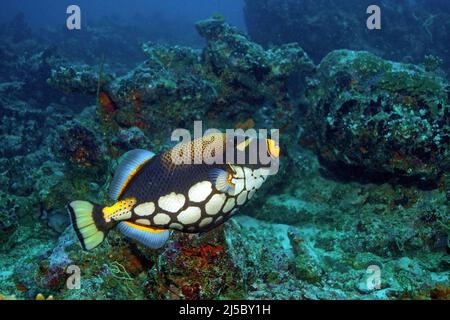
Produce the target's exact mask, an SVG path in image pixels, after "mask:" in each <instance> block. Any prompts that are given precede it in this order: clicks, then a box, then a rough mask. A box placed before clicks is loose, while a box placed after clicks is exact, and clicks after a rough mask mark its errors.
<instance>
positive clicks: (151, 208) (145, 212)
mask: <svg viewBox="0 0 450 320" xmlns="http://www.w3.org/2000/svg"><path fill="white" fill-rule="evenodd" d="M153 212H155V204H154V203H153V202H145V203H142V204H140V205H138V206H137V207H136V208H134V213H136V214H137V215H138V216H140V217H146V216H149V215H151V214H153Z"/></svg>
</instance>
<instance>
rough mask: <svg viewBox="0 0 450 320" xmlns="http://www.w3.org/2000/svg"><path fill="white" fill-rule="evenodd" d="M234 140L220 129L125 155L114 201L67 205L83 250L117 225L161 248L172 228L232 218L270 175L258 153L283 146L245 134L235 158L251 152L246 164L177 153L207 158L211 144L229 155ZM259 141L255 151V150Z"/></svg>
mask: <svg viewBox="0 0 450 320" xmlns="http://www.w3.org/2000/svg"><path fill="white" fill-rule="evenodd" d="M230 139H234V140H236V137H232V138H230V137H229V136H227V135H226V134H219V133H218V134H211V135H208V136H205V137H203V138H200V139H197V140H194V141H192V142H190V143H184V144H179V145H177V146H175V147H174V148H173V149H172V150H169V151H166V152H163V153H159V154H157V155H155V154H153V153H152V152H150V151H146V150H133V151H129V152H128V153H126V154H125V155H124V157H123V160H122V161H121V163H120V164H119V165H118V167H117V169H116V172H115V174H114V177H113V179H112V182H111V185H110V193H109V196H110V198H111V199H112V200H114V201H115V203H114V204H112V205H110V206H102V205H98V204H94V203H91V202H88V201H73V202H71V203H70V204H69V205H68V211H69V213H70V216H71V220H72V224H73V227H74V229H75V231H76V234H77V236H78V238H79V239H80V242H81V246H82V247H83V249H85V250H92V249H94V248H96V247H97V246H98V245H100V244H101V243H102V242H103V240H104V239H105V237H106V236H107V234H108V232H109V231H110V230H111V229H112V228H114V227H117V228H118V229H119V230H120V231H121V232H122V233H123V234H125V235H126V236H127V237H129V238H131V239H134V240H136V241H138V242H140V243H141V244H143V245H145V246H147V247H150V248H154V249H157V248H160V247H162V246H163V245H164V243H165V242H166V241H167V239H168V238H169V234H170V230H177V231H181V232H187V233H200V232H206V231H209V230H211V229H213V228H215V227H217V226H219V225H221V224H222V223H224V222H225V221H227V220H228V219H229V218H230V217H232V216H233V215H234V214H235V213H236V212H237V210H238V209H239V208H240V207H242V206H243V205H244V204H245V203H246V202H247V201H248V200H249V199H251V198H252V196H253V195H254V193H255V191H256V190H258V189H259V188H260V187H261V185H262V184H263V183H264V181H266V179H267V177H268V176H269V175H270V174H271V173H270V172H269V171H270V169H269V167H268V165H267V164H265V165H263V164H262V163H261V161H259V157H260V156H259V155H261V154H264V153H265V154H266V155H267V156H268V157H269V158H270V159H273V160H275V161H278V158H279V153H280V149H279V146H278V145H276V143H275V142H274V140H271V139H259V138H249V137H245V140H244V141H243V142H240V143H239V144H237V145H236V146H233V151H234V158H233V159H235V160H236V159H237V158H238V156H239V155H242V154H243V155H246V157H245V159H246V161H247V162H244V163H243V164H242V163H240V162H239V161H226V160H224V161H223V162H221V163H214V162H213V163H209V162H208V163H207V162H206V161H201V163H199V164H197V163H195V161H194V163H184V162H183V163H177V162H174V161H173V155H174V154H178V155H183V154H184V155H188V158H190V159H192V160H193V159H194V158H195V157H196V156H198V155H202V156H203V155H204V151H205V150H206V149H208V148H209V150H222V152H223V154H225V150H226V149H227V148H228V147H225V145H226V143H227V140H230ZM254 144H256V145H257V148H256V149H255V148H252V147H254ZM211 147H217V148H216V149H214V148H211ZM250 150H258V159H257V160H258V161H256V163H255V161H251V162H250V161H249V160H248V159H250V158H249V157H248V155H249V152H250ZM211 154H212V155H214V156H217V154H214V152H212V153H211ZM225 158H226V157H225V156H224V157H223V159H225ZM231 162H233V163H236V164H233V163H231ZM241 162H242V161H241Z"/></svg>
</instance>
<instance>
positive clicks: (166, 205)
mask: <svg viewBox="0 0 450 320" xmlns="http://www.w3.org/2000/svg"><path fill="white" fill-rule="evenodd" d="M185 202H186V198H185V197H184V196H183V195H182V194H176V193H175V192H172V193H170V194H168V195H166V196H163V197H161V198H159V200H158V206H159V207H160V208H161V209H163V210H165V211H168V212H172V213H175V212H177V211H178V210H180V209H181V208H182V207H183V206H184V203H185Z"/></svg>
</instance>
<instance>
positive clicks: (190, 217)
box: [178, 207, 201, 225]
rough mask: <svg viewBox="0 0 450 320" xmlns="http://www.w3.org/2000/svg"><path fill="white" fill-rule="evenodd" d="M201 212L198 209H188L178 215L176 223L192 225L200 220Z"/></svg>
mask: <svg viewBox="0 0 450 320" xmlns="http://www.w3.org/2000/svg"><path fill="white" fill-rule="evenodd" d="M200 217H201V210H200V208H198V207H189V208H187V209H186V210H184V211H182V212H180V213H179V214H178V221H180V222H181V223H182V224H184V225H186V224H192V223H196V222H197V221H198V220H200Z"/></svg>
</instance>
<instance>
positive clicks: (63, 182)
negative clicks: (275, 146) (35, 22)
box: [0, 0, 450, 300]
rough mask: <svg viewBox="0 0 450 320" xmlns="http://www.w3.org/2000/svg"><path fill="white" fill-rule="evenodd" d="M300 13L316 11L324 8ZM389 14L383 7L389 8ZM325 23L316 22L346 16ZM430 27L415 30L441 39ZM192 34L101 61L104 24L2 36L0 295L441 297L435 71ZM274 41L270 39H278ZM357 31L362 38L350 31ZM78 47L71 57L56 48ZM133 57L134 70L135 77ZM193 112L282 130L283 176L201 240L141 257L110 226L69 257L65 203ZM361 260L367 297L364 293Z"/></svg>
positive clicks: (439, 109) (230, 123)
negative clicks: (55, 40) (193, 39)
mask: <svg viewBox="0 0 450 320" xmlns="http://www.w3.org/2000/svg"><path fill="white" fill-rule="evenodd" d="M275 2H276V3H275ZM247 3H248V8H250V5H251V3H253V2H252V1H250V0H248V1H247ZM258 3H259V8H258V10H256V9H252V10H253V11H254V12H253V13H252V14H256V13H257V12H262V10H270V8H273V7H277V8H278V6H280V5H282V4H283V3H285V4H286V3H288V4H289V5H287V6H285V7H284V9H283V10H284V11H283V12H284V13H283V14H284V15H282V16H281V17H286V18H288V17H293V16H294V15H295V14H296V12H297V11H295V10H291V7H290V5H291V1H287V0H286V1H260V2H258ZM296 3H299V2H298V1H296ZM303 3H304V9H305V8H306V9H308V8H309V9H310V10H316V8H321V6H322V5H323V3H324V1H316V2H312V1H304V2H303ZM344 8H345V6H344ZM309 9H308V10H309ZM308 10H306V11H305V14H306V12H309V11H308ZM396 10H397V9H396V8H395V6H394V5H391V6H389V9H388V14H389V13H394V12H396ZM297 13H298V12H297ZM273 14H277V11H276V10H274V11H273ZM322 14H323V15H325V16H326V15H327V14H328V13H327V12H322ZM424 14H425V12H422V11H421V12H420V13H419V16H417V18H418V19H419V20H420V19H424V17H425V16H423V17H422V15H424ZM337 17H339V19H337V18H336V17H335V19H333V20H331V22H332V23H331V24H330V25H328V26H326V27H327V28H332V29H333V30H334V29H335V28H336V23H338V24H340V23H341V22H340V21H342V23H345V21H346V20H345V19H344V20H340V17H341V15H338V16H337ZM261 19H262V18H261ZM296 19H298V22H301V21H302V19H304V16H303V14H302V15H298V17H297V18H296ZM336 19H337V20H339V21H337V20H336ZM261 21H264V20H261ZM295 21H297V20H295ZM308 21H309V23H306V24H304V25H305V26H304V28H312V27H313V26H314V25H315V23H314V16H313V17H310V18H309V20H308ZM282 22H283V24H284V21H282ZM347 22H348V21H347ZM283 24H282V25H281V26H280V28H281V27H283ZM293 25H295V24H293ZM434 26H435V24H434V22H433V19H432V18H430V20H429V22H427V23H425V21H424V28H426V29H428V30H429V31H430V32H431V34H432V35H433V39H434V41H437V39H439V37H440V35H439V33H438V32H436V31H435V30H434ZM445 26H446V25H445V24H444V25H443V28H445ZM348 27H351V24H349V25H348ZM111 28H113V30H117V32H118V33H117V34H116V35H115V36H114V37H112V36H110V34H111V33H112V32H111ZM271 28H272V29H273V31H274V33H276V32H280V31H279V30H278V29H277V28H276V27H275V26H274V25H272V26H271ZM196 29H197V31H198V33H199V35H200V36H201V37H203V38H204V39H205V40H206V44H205V47H204V48H203V50H200V49H197V48H190V47H182V46H177V45H163V44H161V42H160V41H158V43H152V42H145V43H144V44H143V45H142V48H141V49H142V50H140V48H139V46H137V45H136V46H135V47H134V48H132V49H130V50H131V52H130V51H129V50H128V49H127V50H124V51H120V50H118V51H120V52H118V53H115V54H114V55H113V57H111V56H108V55H106V54H105V58H101V55H102V54H101V53H104V52H105V47H107V44H108V45H111V44H114V43H115V44H117V47H118V48H120V47H121V46H122V45H123V44H127V45H128V46H129V45H130V44H129V41H130V40H129V39H126V37H125V36H124V33H123V29H122V27H121V26H118V27H117V29H114V23H112V22H111V21H109V22H105V25H104V26H103V29H102V28H100V27H98V28H93V29H92V30H91V31H92V34H91V35H88V34H83V33H80V34H79V35H77V37H75V38H74V39H72V40H71V41H73V43H71V42H70V41H67V42H64V43H62V44H61V46H60V47H59V48H57V50H56V49H55V48H52V47H51V46H47V45H46V44H45V41H44V42H43V41H38V38H36V36H35V35H33V34H32V33H31V30H30V29H29V28H28V27H27V25H26V22H25V21H24V18H23V17H20V16H18V17H17V18H16V19H15V20H14V21H13V22H12V23H11V25H10V26H9V27H8V26H6V27H5V28H3V29H0V35H1V37H0V42H1V44H2V46H1V47H0V57H2V58H3V57H5V59H0V70H1V72H0V135H1V137H2V141H3V144H2V147H1V148H0V172H1V173H2V174H1V175H0V182H1V183H0V292H1V294H0V300H4V299H37V300H43V299H50V300H51V299H58V300H59V299H76V300H80V299H189V300H196V299H447V300H448V299H449V287H450V280H449V277H450V273H449V270H450V260H449V252H450V246H449V243H450V242H449V238H450V232H449V230H450V220H449V215H448V212H449V211H448V204H449V201H450V172H449V160H448V159H449V154H448V153H449V149H450V148H449V143H450V142H449V134H450V133H449V123H450V119H449V116H450V114H449V109H450V98H449V88H448V83H447V82H446V81H445V80H444V77H443V76H442V73H441V71H440V70H439V68H440V66H441V65H442V63H443V61H441V59H440V58H439V57H437V56H435V55H433V56H431V55H429V56H427V57H426V59H425V61H424V62H423V64H421V65H412V64H405V63H397V62H392V61H388V60H384V59H382V58H380V57H378V56H375V55H373V54H370V53H368V52H359V51H358V52H356V51H350V50H339V51H333V52H331V53H329V54H328V52H329V49H330V48H331V47H332V46H335V45H342V46H344V44H342V43H341V42H340V39H341V38H340V37H339V34H337V35H336V37H335V38H336V39H333V42H332V43H331V44H325V43H324V42H323V41H315V40H314V45H315V46H318V45H319V44H323V45H324V47H323V48H321V50H315V48H317V47H314V46H312V40H311V39H312V38H313V37H317V36H318V34H319V33H318V32H311V31H306V32H304V33H303V35H302V36H303V37H305V38H304V39H306V40H305V41H302V42H300V45H299V44H296V43H293V44H284V45H281V46H278V47H271V48H269V49H265V48H263V47H262V46H261V45H258V44H256V43H254V42H252V41H251V39H250V38H249V37H248V36H247V35H245V34H243V33H242V32H240V31H238V30H237V29H236V28H234V27H232V26H230V25H229V24H227V23H226V22H225V21H224V19H223V17H221V16H220V15H215V16H214V17H212V18H211V19H207V20H204V21H200V22H199V23H198V24H197V25H196ZM249 29H250V32H251V33H252V34H253V37H254V38H255V33H254V30H253V29H252V28H249ZM120 30H122V33H120ZM252 30H253V31H252ZM260 30H264V29H260ZM299 30H300V29H299ZM301 30H303V29H301ZM442 30H444V29H442ZM297 31H298V30H297ZM260 32H261V37H263V36H264V37H266V39H268V38H270V37H272V36H273V34H274V33H271V32H270V33H269V32H266V33H265V34H264V31H260ZM282 32H283V33H282V34H281V35H283V37H282V38H280V39H279V40H280V43H284V42H285V40H286V39H287V38H285V37H288V36H289V35H287V32H286V31H282ZM53 33H54V31H47V33H44V34H43V37H44V38H47V39H50V38H52V37H54V36H56V35H55V34H53ZM168 33H170V31H168ZM332 34H333V33H331V32H328V33H327V32H325V33H324V34H323V35H325V36H327V35H330V36H331V35H332ZM424 34H427V32H426V31H425V33H424ZM424 34H420V33H419V34H417V36H418V37H419V36H420V35H422V36H423V35H424ZM96 36H97V38H96ZM110 37H112V38H113V39H110ZM356 38H357V39H355V42H354V43H353V44H355V45H359V44H358V42H357V41H356V40H360V41H362V40H363V37H362V36H358V37H356ZM149 39H151V38H149ZM308 39H310V40H308ZM84 40H85V41H86V43H85V45H83V46H81V49H80V48H78V50H83V53H80V52H79V51H74V52H75V53H72V55H70V54H68V53H67V52H68V51H70V50H69V49H70V48H74V46H76V45H77V44H79V43H80V42H83V41H84ZM147 40H148V39H147ZM292 40H295V39H292ZM300 40H301V39H300ZM330 41H331V40H330ZM168 42H171V41H168ZM261 42H264V41H262V40H261ZM303 45H305V48H306V47H308V48H309V49H310V50H309V51H308V50H306V51H307V52H311V53H312V54H314V58H317V57H318V56H320V55H322V54H323V55H325V54H328V55H327V56H326V57H325V58H324V59H323V60H322V62H321V63H320V64H319V65H318V66H316V65H314V63H313V62H312V60H311V59H310V58H309V57H308V55H307V54H306V53H305V51H304V50H303V49H302V46H303ZM328 45H329V46H330V47H328ZM386 45H388V44H386ZM347 47H348V48H350V49H351V48H353V47H352V45H350V44H348V46H347ZM380 48H382V50H389V48H385V47H380ZM396 48H400V46H398V47H396ZM319 49H320V48H319ZM138 51H139V52H141V51H142V52H143V54H144V56H143V57H142V59H145V61H144V62H141V63H139V64H138V65H137V66H132V65H130V61H134V59H137V56H139V55H140V54H141V53H139V54H138V53H137V52H138ZM372 51H374V52H378V51H376V50H372ZM385 52H387V51H385ZM417 52H419V51H417ZM391 53H392V52H391ZM127 54H129V55H130V61H124V60H127V59H124V56H127ZM396 54H399V55H400V53H395V52H394V53H393V55H394V56H395V55H396ZM412 54H414V55H417V56H418V55H419V54H422V53H421V51H420V53H416V52H413V53H412ZM437 55H438V56H441V54H439V52H438V54H437ZM74 56H75V57H74ZM402 57H403V56H402ZM444 64H445V61H444ZM47 78H48V81H47ZM31 92H32V93H33V94H31ZM94 98H96V99H97V101H95V100H94ZM198 119H201V120H204V122H205V126H206V125H207V126H210V127H218V128H243V129H248V128H272V127H275V128H280V129H281V133H282V134H281V144H282V150H283V155H282V164H281V165H282V166H281V168H280V173H279V174H278V175H277V176H276V177H273V178H271V179H270V181H268V183H267V184H266V185H265V186H264V190H261V192H260V193H259V194H257V195H255V198H254V199H253V200H252V202H251V203H250V204H249V205H248V206H245V207H244V208H242V211H241V214H240V215H238V216H236V217H234V218H233V219H231V220H230V221H228V222H227V223H226V224H225V225H224V226H222V227H220V228H218V229H214V230H213V231H211V232H210V233H207V234H200V235H187V234H181V233H177V232H173V233H172V235H171V238H170V240H169V242H168V243H167V245H166V246H165V247H164V248H162V249H160V250H149V249H148V248H144V247H142V246H140V245H138V244H136V243H134V242H133V241H130V240H128V239H125V238H124V237H123V236H122V235H121V234H120V233H119V232H117V231H116V230H112V231H111V233H110V236H108V240H107V241H105V243H103V244H102V245H101V246H100V247H98V248H97V249H95V250H94V251H92V252H84V251H82V250H81V248H80V246H79V244H78V242H77V237H76V235H75V232H74V231H73V229H72V228H71V227H70V226H69V219H68V216H67V214H66V212H65V205H66V204H67V202H68V201H71V200H74V199H88V200H90V201H94V202H96V203H107V201H108V199H107V197H106V193H107V192H106V191H107V187H108V181H109V180H110V178H111V175H112V173H113V172H114V168H115V167H116V165H117V162H118V159H119V158H120V156H121V155H122V154H123V153H124V152H125V151H128V150H130V149H134V148H145V149H151V150H153V151H155V152H157V151H160V150H164V149H166V148H168V147H170V145H171V143H170V142H169V141H168V139H169V137H170V132H171V131H172V130H173V129H174V128H177V127H183V128H187V129H190V126H191V123H192V121H193V120H198ZM344 178H345V179H344ZM411 182H414V183H411ZM417 185H419V187H420V188H418V187H417ZM373 266H375V267H377V268H379V270H380V272H381V285H380V287H378V288H370V287H368V280H369V277H370V273H369V272H368V270H369V269H370V268H369V267H373ZM368 268H369V269H368ZM77 270H78V271H80V274H79V275H80V287H79V288H77V286H76V282H77V279H76V277H77ZM74 277H75V278H74Z"/></svg>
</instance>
